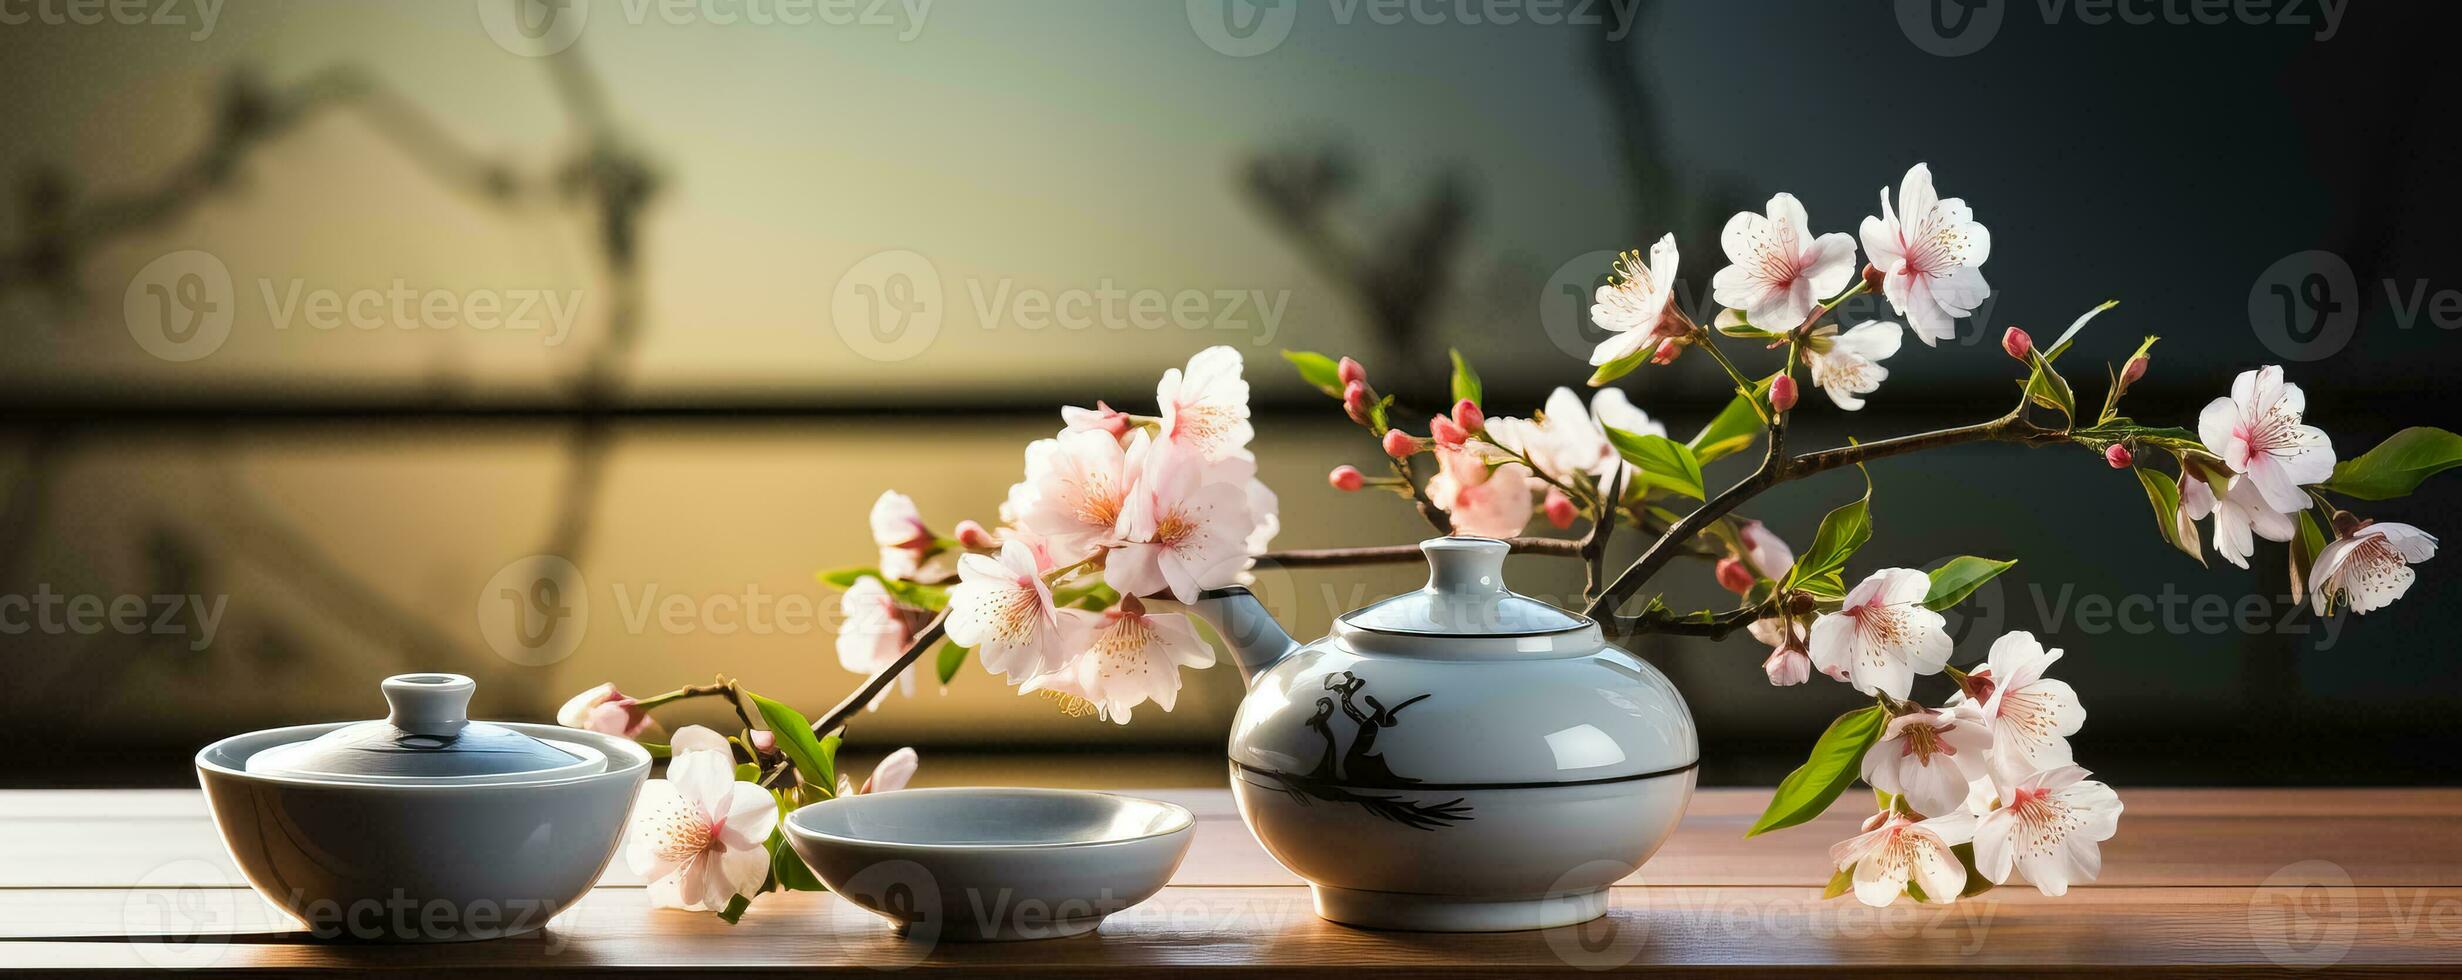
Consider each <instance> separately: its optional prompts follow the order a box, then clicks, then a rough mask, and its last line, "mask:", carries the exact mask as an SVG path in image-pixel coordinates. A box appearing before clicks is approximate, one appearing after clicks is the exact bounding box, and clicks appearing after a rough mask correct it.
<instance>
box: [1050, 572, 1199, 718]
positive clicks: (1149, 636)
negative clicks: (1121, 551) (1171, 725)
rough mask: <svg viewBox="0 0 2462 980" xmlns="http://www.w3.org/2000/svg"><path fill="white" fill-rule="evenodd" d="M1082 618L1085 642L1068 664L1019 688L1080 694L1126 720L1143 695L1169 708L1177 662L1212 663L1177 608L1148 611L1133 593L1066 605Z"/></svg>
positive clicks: (1098, 709) (1106, 714)
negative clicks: (1097, 604)
mask: <svg viewBox="0 0 2462 980" xmlns="http://www.w3.org/2000/svg"><path fill="white" fill-rule="evenodd" d="M1064 612H1065V613H1066V614H1068V615H1072V616H1076V617H1078V618H1081V619H1083V620H1085V621H1086V627H1085V628H1086V634H1087V636H1088V637H1089V639H1088V648H1087V651H1086V653H1085V655H1084V656H1081V657H1078V658H1077V660H1076V662H1074V663H1072V664H1070V665H1069V667H1068V669H1066V670H1062V671H1058V672H1056V673H1052V674H1047V675H1044V676H1042V677H1038V678H1035V679H1034V680H1032V681H1028V682H1027V683H1026V686H1025V687H1024V688H1022V689H1021V691H1045V690H1048V691H1053V692H1056V693H1059V694H1063V695H1067V696H1069V697H1075V698H1081V699H1083V700H1084V701H1085V702H1086V703H1087V704H1088V705H1091V706H1092V707H1093V708H1094V711H1095V714H1096V715H1098V716H1099V717H1102V718H1107V719H1110V720H1111V721H1113V722H1117V723H1119V724H1122V725H1125V724H1128V720H1129V713H1130V711H1131V710H1132V709H1134V708H1136V707H1137V706H1138V705H1140V704H1144V703H1146V702H1147V701H1152V702H1154V704H1155V705H1156V706H1157V707H1160V708H1162V709H1163V710H1164V711H1169V710H1171V709H1172V707H1173V706H1174V705H1175V703H1176V702H1177V701H1178V700H1179V695H1180V668H1182V667H1190V668H1197V669H1203V668H1206V667H1211V666H1213V665H1214V648H1213V646H1212V645H1210V644H1208V643H1206V642H1205V640H1204V638H1202V637H1200V636H1198V635H1197V627H1196V626H1195V624H1193V623H1191V622H1189V619H1188V617H1187V616H1185V615H1182V614H1180V613H1149V612H1146V611H1145V608H1144V606H1143V605H1142V604H1140V603H1139V602H1137V600H1136V599H1135V598H1133V597H1132V598H1124V599H1122V600H1121V602H1120V605H1118V606H1116V607H1113V608H1111V609H1107V610H1104V611H1103V612H1099V613H1095V612H1088V611H1086V610H1082V609H1070V610H1064Z"/></svg>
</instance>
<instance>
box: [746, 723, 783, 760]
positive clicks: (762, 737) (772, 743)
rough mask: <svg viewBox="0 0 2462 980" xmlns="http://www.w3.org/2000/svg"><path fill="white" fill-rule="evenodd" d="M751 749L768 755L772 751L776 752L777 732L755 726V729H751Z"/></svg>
mask: <svg viewBox="0 0 2462 980" xmlns="http://www.w3.org/2000/svg"><path fill="white" fill-rule="evenodd" d="M752 750H753V751H755V752H759V753H761V754H762V755H770V754H772V753H775V752H777V751H778V733H777V732H773V731H769V730H767V729H762V728H755V729H753V730H752Z"/></svg>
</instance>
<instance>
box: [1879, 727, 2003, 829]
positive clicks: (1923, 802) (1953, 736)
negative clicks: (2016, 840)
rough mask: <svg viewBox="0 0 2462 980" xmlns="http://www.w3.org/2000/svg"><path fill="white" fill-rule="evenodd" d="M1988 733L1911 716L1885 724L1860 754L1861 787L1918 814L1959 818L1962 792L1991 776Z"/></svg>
mask: <svg viewBox="0 0 2462 980" xmlns="http://www.w3.org/2000/svg"><path fill="white" fill-rule="evenodd" d="M1991 751H1992V733H1991V731H1990V730H1988V729H1986V728H1985V727H1984V726H1983V724H1982V723H1981V722H1980V721H1978V720H1976V719H1975V718H1973V717H1970V716H1964V715H1959V714H1956V713H1953V712H1948V711H1933V710H1923V711H1912V712H1908V713H1906V714H1903V715H1898V716H1896V717H1894V718H1891V719H1889V725H1888V727H1887V728H1884V729H1882V731H1881V737H1880V739H1879V740H1878V741H1875V742H1873V743H1872V747H1871V748H1869V749H1866V750H1865V751H1864V767H1863V776H1864V782H1865V783H1866V784H1867V785H1870V786H1871V787H1872V788H1873V789H1877V790H1880V791H1881V792H1884V793H1896V794H1899V795H1902V796H1904V797H1906V803H1907V805H1908V806H1911V807H1914V808H1915V811H1916V812H1918V813H1924V814H1930V815H1934V816H1939V815H1942V814H1947V813H1950V812H1952V811H1957V812H1963V810H1962V809H1961V808H1962V807H1963V806H1964V805H1965V802H1966V792H1967V787H1968V786H1969V785H1971V784H1972V783H1973V782H1974V781H1975V780H1977V779H1982V778H1986V777H1988V776H1990V775H1991V760H1990V758H1989V756H1990V754H1991Z"/></svg>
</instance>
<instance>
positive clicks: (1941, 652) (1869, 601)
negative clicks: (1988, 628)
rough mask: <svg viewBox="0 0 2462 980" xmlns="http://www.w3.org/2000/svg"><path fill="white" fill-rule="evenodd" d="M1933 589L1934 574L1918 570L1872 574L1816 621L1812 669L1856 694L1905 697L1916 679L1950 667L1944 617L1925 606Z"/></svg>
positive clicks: (1814, 624) (1882, 570)
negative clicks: (1834, 607) (1837, 608)
mask: <svg viewBox="0 0 2462 980" xmlns="http://www.w3.org/2000/svg"><path fill="white" fill-rule="evenodd" d="M1931 589H1932V579H1931V576H1928V575H1925V574H1924V573H1923V572H1922V571H1919V570H1917V569H1912V568H1884V569H1881V570H1880V571H1877V572H1874V573H1872V575H1871V576H1870V577H1867V578H1865V579H1864V580H1863V581H1862V582H1861V583H1859V584H1857V585H1856V586H1855V588H1854V589H1853V590H1851V591H1849V592H1848V593H1847V595H1846V604H1845V606H1843V607H1841V608H1840V609H1839V610H1838V611H1837V612H1834V613H1827V614H1824V615H1823V616H1822V617H1821V618H1819V619H1817V620H1814V621H1813V623H1812V640H1811V646H1812V650H1811V653H1812V664H1813V666H1815V667H1818V668H1820V669H1821V672H1822V673H1825V674H1828V675H1830V676H1831V677H1835V678H1838V679H1840V680H1843V681H1845V682H1847V683H1848V684H1850V685H1853V686H1854V688H1855V689H1856V690H1858V691H1862V692H1864V693H1867V694H1870V693H1873V692H1875V691H1878V692H1882V693H1886V694H1888V695H1889V696H1890V697H1893V698H1901V699H1903V698H1905V697H1906V694H1907V691H1908V690H1909V689H1911V688H1912V687H1913V686H1914V683H1915V675H1917V674H1937V673H1940V671H1941V668H1942V667H1943V666H1946V665H1947V664H1948V663H1949V652H1950V643H1949V634H1948V632H1947V631H1945V630H1943V629H1942V623H1943V620H1942V619H1941V614H1939V613H1936V612H1933V611H1932V610H1929V609H1926V608H1924V607H1923V597H1924V595H1925V594H1926V593H1928V592H1930V591H1931Z"/></svg>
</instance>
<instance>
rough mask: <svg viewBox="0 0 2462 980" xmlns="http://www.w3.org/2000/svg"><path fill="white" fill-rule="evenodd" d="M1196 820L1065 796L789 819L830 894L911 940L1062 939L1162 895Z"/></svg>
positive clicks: (1029, 794) (856, 806) (876, 799)
mask: <svg viewBox="0 0 2462 980" xmlns="http://www.w3.org/2000/svg"><path fill="white" fill-rule="evenodd" d="M1196 826H1197V822H1196V818H1194V817H1192V816H1190V815H1189V813H1188V810H1187V809H1185V808H1183V807H1179V806H1175V805H1173V804H1170V803H1163V802H1159V801H1155V800H1141V799H1137V798H1135V797H1128V796H1113V795H1111V794H1108V793H1085V792H1078V791H1074V790H1057V789H1000V788H987V789H969V788H946V789H909V790H899V791H897V792H894V793H879V794H871V795H865V796H845V797H840V798H838V799H834V800H823V801H821V802H819V803H814V804H812V805H810V806H807V807H804V808H802V809H799V810H796V811H795V812H794V813H792V814H789V815H787V820H786V832H787V840H788V841H789V842H790V843H792V844H793V845H794V847H795V853H796V854H799V855H802V857H803V859H804V863H805V864H808V865H810V866H811V867H812V871H813V873H814V874H817V875H819V876H820V878H821V880H822V881H823V882H826V883H828V885H829V889H830V890H831V891H833V892H836V893H838V894H839V895H843V896H845V897H846V899H847V900H848V901H850V902H853V903H855V904H856V905H858V906H861V907H863V908H865V909H867V910H870V911H871V912H873V913H876V914H878V915H881V916H883V917H886V918H888V919H889V920H890V921H892V922H895V923H897V924H898V928H899V932H900V933H901V934H902V935H905V936H907V937H908V938H910V939H915V940H918V941H924V942H930V941H934V940H939V939H954V940H1015V939H1051V938H1057V937H1060V936H1074V935H1079V934H1082V933H1086V932H1091V931H1093V929H1094V927H1095V926H1098V925H1101V924H1102V921H1103V917H1104V916H1107V915H1110V914H1112V913H1114V912H1118V911H1120V910H1121V909H1125V908H1128V907H1129V906H1132V905H1135V904H1137V903H1139V902H1142V901H1145V900H1146V899H1148V898H1151V897H1153V895H1154V893H1155V892H1158V891H1161V890H1162V887H1163V885H1164V884H1166V883H1168V882H1169V881H1170V880H1171V873H1172V872H1173V871H1175V870H1178V868H1179V866H1180V859H1181V858H1183V857H1186V856H1187V855H1188V844H1189V840H1190V838H1191V837H1192V836H1193V835H1194V834H1195V831H1196Z"/></svg>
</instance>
